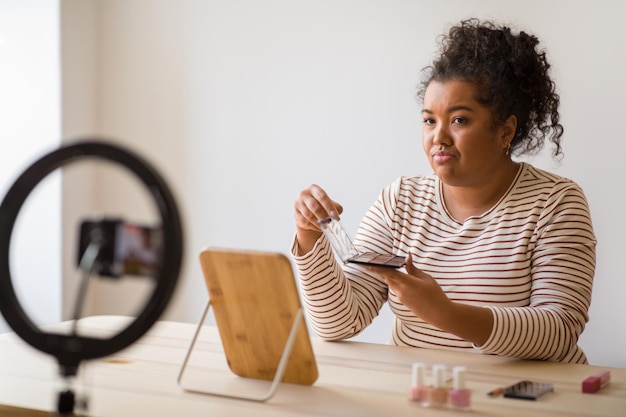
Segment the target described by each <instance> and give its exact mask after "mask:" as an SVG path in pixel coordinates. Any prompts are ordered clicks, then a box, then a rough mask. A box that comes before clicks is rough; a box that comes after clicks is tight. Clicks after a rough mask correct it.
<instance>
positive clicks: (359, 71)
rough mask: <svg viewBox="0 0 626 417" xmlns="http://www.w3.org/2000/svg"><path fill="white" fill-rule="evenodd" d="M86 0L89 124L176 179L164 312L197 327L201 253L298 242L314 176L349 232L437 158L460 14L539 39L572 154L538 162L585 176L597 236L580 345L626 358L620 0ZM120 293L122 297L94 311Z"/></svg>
mask: <svg viewBox="0 0 626 417" xmlns="http://www.w3.org/2000/svg"><path fill="white" fill-rule="evenodd" d="M79 3H81V2H80V1H78V0H63V1H62V4H63V7H64V9H67V10H75V9H76V8H77V7H79V6H78V5H79ZM91 4H92V6H93V8H92V10H91V11H90V12H89V13H92V14H90V16H95V23H94V26H93V27H95V28H96V30H95V33H94V34H93V36H94V37H95V51H96V52H95V56H94V57H90V56H89V54H87V55H85V67H84V69H85V71H87V72H93V74H95V75H94V77H95V78H94V84H95V87H94V88H95V93H94V94H95V101H94V102H92V105H93V106H94V109H95V110H94V111H95V119H94V122H93V129H94V131H93V132H92V133H98V134H102V135H105V136H107V137H111V138H115V140H119V141H121V142H123V143H125V144H127V145H128V146H131V147H133V148H134V149H137V150H139V151H140V152H142V153H143V154H144V155H145V156H146V157H148V158H149V159H150V160H152V161H153V162H154V163H155V164H156V165H157V166H158V168H159V169H160V170H161V171H162V173H163V174H164V175H165V176H166V178H168V180H169V181H170V183H171V185H172V186H173V188H174V189H175V191H176V193H177V195H178V199H179V203H180V205H181V208H182V211H183V214H184V219H185V223H186V242H185V243H186V250H187V253H186V261H185V268H184V271H183V275H182V282H181V283H180V285H179V287H178V292H177V295H176V298H175V301H174V302H173V303H172V304H171V306H170V308H169V310H168V313H167V315H166V317H167V318H170V319H175V320H182V321H190V322H195V321H196V320H197V319H198V318H199V315H200V312H201V310H202V307H203V306H204V303H205V302H206V300H207V296H206V291H205V289H204V283H203V278H202V275H201V272H200V269H199V266H198V263H197V255H198V252H199V251H200V250H201V249H202V248H203V247H205V246H226V247H242V248H252V249H265V250H276V251H280V252H284V253H288V251H289V247H290V243H291V237H292V234H293V221H292V204H293V200H294V199H295V197H296V195H297V193H298V191H299V190H300V189H302V188H304V187H306V186H308V185H309V184H310V183H312V182H316V183H318V184H320V185H322V186H324V187H326V189H327V190H328V191H329V192H330V193H331V195H332V196H333V197H334V198H336V199H337V200H339V201H340V202H341V203H342V204H343V205H344V207H345V213H344V216H343V220H344V223H345V224H346V226H347V227H348V228H349V229H350V231H351V232H354V231H355V230H356V227H357V225H358V222H359V221H360V218H361V216H362V215H363V214H364V212H365V211H366V210H367V208H368V207H369V205H370V203H371V202H372V201H373V200H374V198H375V197H376V195H377V193H378V191H379V190H380V188H381V187H382V186H384V185H386V184H388V183H389V182H391V181H392V180H393V179H394V178H395V177H397V176H399V175H410V174H415V173H424V172H428V171H430V169H429V167H428V165H427V162H426V160H425V158H424V157H423V155H422V151H421V141H420V132H421V125H420V119H419V105H418V103H417V101H416V99H415V91H416V86H417V83H418V71H419V69H420V68H422V67H423V66H425V65H428V64H429V62H430V60H431V58H432V56H433V53H434V51H435V50H436V43H435V38H436V36H437V35H438V34H440V33H441V32H443V31H444V30H446V28H447V27H448V25H449V24H450V23H452V22H455V21H457V20H459V19H461V18H466V17H470V16H477V17H482V18H497V19H503V20H505V21H507V22H510V23H511V24H513V25H519V26H520V27H522V28H525V29H528V30H529V31H531V32H534V33H535V34H537V35H538V36H539V37H540V39H541V40H542V41H543V42H544V45H545V46H546V47H547V48H548V52H549V57H550V60H551V62H552V63H553V66H554V75H555V78H556V80H557V83H558V86H559V87H560V91H561V97H562V109H561V110H562V121H563V123H564V125H565V140H564V143H563V144H564V147H565V159H564V161H563V163H562V164H561V165H560V166H555V165H554V164H553V163H552V161H551V160H550V159H549V157H547V156H542V157H539V158H537V159H536V160H535V161H534V162H536V164H537V165H538V166H540V167H543V168H547V169H551V170H553V171H555V172H556V173H558V174H561V175H564V176H568V177H571V178H573V179H574V180H576V181H578V182H579V183H580V184H581V185H582V186H583V188H584V189H585V191H586V193H587V197H588V199H589V202H590V205H591V209H592V215H593V220H594V226H595V229H596V233H597V237H598V240H599V245H598V268H597V276H596V282H595V286H594V294H593V303H592V307H591V311H590V322H589V324H588V328H587V330H586V331H585V333H584V334H583V336H582V338H581V344H582V345H583V347H584V349H585V350H586V352H587V354H588V356H589V358H590V361H591V362H592V363H594V364H599V365H613V366H626V356H625V355H624V354H623V352H624V351H626V332H625V331H624V330H626V329H625V326H624V325H623V324H622V323H621V318H622V317H625V316H626V303H624V301H623V297H624V295H625V294H626V280H624V279H622V276H621V271H622V269H623V268H622V265H621V262H620V258H621V251H622V250H623V249H624V245H623V243H622V240H621V237H622V236H623V235H624V234H625V233H626V225H625V224H624V223H623V222H620V221H619V219H621V214H622V213H623V212H624V203H623V199H620V198H618V196H617V193H619V192H620V191H621V190H623V189H625V187H624V186H625V185H626V184H625V182H626V179H625V176H624V175H623V173H622V172H621V169H622V166H623V162H622V160H621V157H622V156H623V155H624V154H626V145H625V143H626V141H624V140H622V138H621V137H620V136H619V135H620V133H619V132H621V130H622V129H621V123H620V122H621V119H620V114H619V112H620V109H621V107H622V106H621V103H622V99H623V97H624V95H625V93H626V81H625V78H624V77H622V74H623V73H624V71H625V70H626V52H625V50H624V48H623V47H622V45H621V41H622V40H623V39H626V29H625V28H624V26H623V24H622V21H621V20H622V18H623V16H624V15H626V13H625V12H626V6H625V5H624V4H623V3H622V2H621V1H619V0H615V1H597V2H593V4H591V3H589V2H578V3H572V2H570V1H566V0H561V1H551V2H545V1H538V0H529V1H525V2H515V3H509V2H501V1H498V0H484V1H476V0H475V1H467V0H446V1H440V2H417V1H409V0H407V1H402V0H392V1H389V0H386V1H382V0H381V1H361V0H335V1H330V0H328V1H320V0H318V1H292V0H266V1H263V2H258V1H253V0H249V1H244V0H211V1H208V0H185V1H174V0H106V1H96V2H93V3H91ZM74 23H76V22H72V20H68V21H67V22H66V23H65V25H69V27H74V26H73V24H74ZM86 32H89V30H86V29H85V30H84V31H83V32H82V33H86ZM79 33H81V32H79ZM68 47H71V45H69V44H67V43H65V42H64V48H68ZM78 56H80V55H78ZM89 62H92V63H91V64H89ZM94 62H95V65H94V64H93V63H94ZM75 63H76V62H75ZM77 65H78V67H77V68H81V67H80V63H77ZM74 70H75V71H76V68H75V69H74ZM68 82H69V83H70V84H71V80H68ZM66 87H67V86H66ZM83 100H87V99H86V98H83ZM94 103H95V104H94ZM68 104H71V103H67V102H64V106H67V105H68ZM66 133H67V132H66ZM74 133H75V132H74ZM87 133H89V132H87ZM67 137H68V135H66V139H67ZM118 187H120V185H115V184H112V183H111V181H107V183H106V184H103V183H100V184H99V185H98V188H97V190H98V194H99V195H100V197H99V198H102V197H103V196H104V197H105V198H104V200H108V201H109V202H114V203H119V204H121V205H123V204H124V203H123V201H121V200H120V199H117V200H116V195H118V194H116V193H117V191H116V190H117V188H118ZM127 209H129V210H130V211H132V209H133V207H132V206H129V207H127ZM142 210H143V209H142ZM67 226H68V227H71V226H72V225H67ZM69 247H71V246H69ZM66 259H67V254H66ZM104 300H105V301H106V299H104ZM100 302H101V303H102V300H100ZM119 304H120V303H119V300H118V299H112V300H111V301H110V303H106V302H105V303H104V304H101V305H100V306H99V307H98V309H94V310H93V311H94V312H98V311H101V309H106V310H107V311H114V310H115V309H116V308H121V306H119ZM390 321H391V318H390V315H389V312H388V310H385V311H384V312H383V316H381V317H379V319H377V321H376V322H375V325H374V326H373V327H372V328H370V329H368V330H367V331H366V332H365V333H364V334H363V335H362V336H361V339H362V340H370V341H378V342H384V341H385V340H386V339H387V337H388V335H389V325H390Z"/></svg>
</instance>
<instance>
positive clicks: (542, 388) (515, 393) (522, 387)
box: [504, 381, 554, 400]
mask: <svg viewBox="0 0 626 417" xmlns="http://www.w3.org/2000/svg"><path fill="white" fill-rule="evenodd" d="M549 392H554V385H552V384H546V383H542V382H534V381H520V382H518V383H516V384H513V385H511V386H508V387H506V388H505V389H504V397H505V398H519V399H522V400H536V399H537V398H539V397H541V396H542V395H544V394H547V393H549Z"/></svg>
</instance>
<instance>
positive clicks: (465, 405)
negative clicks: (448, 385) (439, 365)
mask: <svg viewBox="0 0 626 417" xmlns="http://www.w3.org/2000/svg"><path fill="white" fill-rule="evenodd" d="M465 371H466V369H465V367H464V366H455V367H454V368H452V389H451V390H450V406H451V407H452V408H454V409H456V410H469V408H470V397H471V391H470V390H468V389H467V388H466V387H465Z"/></svg>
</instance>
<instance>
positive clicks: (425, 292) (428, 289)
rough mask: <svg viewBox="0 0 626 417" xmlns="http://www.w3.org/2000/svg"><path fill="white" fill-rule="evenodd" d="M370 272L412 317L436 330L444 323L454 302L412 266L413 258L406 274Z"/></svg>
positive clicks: (407, 261) (423, 273)
mask: <svg viewBox="0 0 626 417" xmlns="http://www.w3.org/2000/svg"><path fill="white" fill-rule="evenodd" d="M368 269H369V270H370V271H373V272H375V273H376V274H377V275H379V276H380V277H381V278H382V279H383V281H384V282H385V283H386V284H387V285H388V286H389V289H390V290H391V292H393V293H394V294H395V296H396V297H397V298H398V300H399V301H400V302H401V303H402V304H404V305H405V306H406V307H407V308H408V309H409V310H411V311H412V312H413V314H415V315H416V316H418V317H420V318H421V319H422V320H424V321H426V322H428V323H431V324H433V325H436V326H437V325H439V324H442V323H445V321H446V315H447V312H448V311H449V310H450V308H451V307H452V302H451V301H450V299H449V298H448V297H447V296H446V294H445V293H444V292H443V290H442V289H441V287H440V286H439V284H438V283H437V281H435V279H434V278H433V277H432V276H430V275H429V274H427V273H425V272H423V271H421V270H419V269H417V268H416V267H415V266H414V265H413V259H412V258H411V254H409V255H408V256H407V259H406V273H404V272H401V271H398V270H396V269H391V268H383V267H371V266H368Z"/></svg>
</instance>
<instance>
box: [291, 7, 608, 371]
mask: <svg viewBox="0 0 626 417" xmlns="http://www.w3.org/2000/svg"><path fill="white" fill-rule="evenodd" d="M537 46H538V40H537V38H536V37H534V36H532V35H529V34H527V33H524V32H520V33H518V34H514V33H513V32H512V31H511V30H510V29H509V28H508V27H505V26H497V25H495V24H493V23H490V22H480V21H479V20H477V19H470V20H466V21H463V22H461V23H460V24H459V25H457V26H454V27H452V28H451V29H450V31H449V33H448V34H447V36H445V37H443V38H442V41H441V52H440V56H439V57H438V58H437V59H436V60H435V61H434V62H433V64H432V65H431V66H430V67H428V68H426V69H425V70H424V80H423V82H422V87H421V89H420V92H419V96H420V98H421V99H422V102H423V108H422V115H423V118H424V123H423V133H422V141H423V148H424V152H425V154H426V156H427V157H428V160H429V162H430V165H431V167H432V169H433V171H434V173H433V174H430V175H423V176H413V177H400V178H398V179H397V180H396V181H395V182H394V183H393V184H391V185H389V186H388V187H386V188H384V189H383V190H382V192H381V193H380V195H379V197H378V199H377V200H376V201H375V203H374V204H373V205H372V207H371V208H370V209H369V211H368V212H367V214H366V215H365V217H364V218H363V220H362V222H361V225H360V227H359V230H358V233H357V236H356V239H355V244H356V245H357V246H358V247H360V248H361V249H364V250H374V251H379V252H383V253H394V254H398V255H403V256H406V257H407V262H406V267H405V268H403V269H400V270H393V269H388V268H380V267H379V268H376V267H369V266H368V267H364V266H357V265H352V264H347V265H340V264H339V263H338V262H337V261H336V260H335V258H334V257H333V255H332V251H331V248H330V245H329V243H328V242H327V240H326V239H325V238H324V237H323V235H322V233H321V231H320V229H319V227H318V225H317V220H318V219H321V218H324V217H326V216H331V217H335V218H339V214H341V212H342V207H341V205H340V204H339V203H337V202H336V201H334V200H333V199H331V198H330V197H329V196H328V195H327V194H326V193H325V192H324V190H323V189H322V188H320V187H319V186H317V185H312V186H310V187H309V188H307V189H305V190H303V191H302V192H301V193H300V195H299V196H298V198H297V199H296V201H295V204H294V208H295V213H294V217H295V223H296V237H295V241H294V245H293V249H292V250H293V256H294V260H295V263H296V266H297V268H298V272H299V276H300V283H301V288H302V291H303V298H304V303H305V305H306V307H307V311H308V315H309V319H310V323H311V325H312V327H313V328H314V330H315V331H316V333H317V334H318V335H319V336H321V337H322V338H326V339H330V340H336V339H343V338H348V337H352V336H354V335H356V334H358V333H359V332H361V331H362V330H363V329H364V328H365V327H366V326H368V325H369V324H370V323H371V322H372V320H373V319H374V317H376V315H377V314H378V312H379V310H380V308H381V307H382V305H383V304H384V303H385V301H389V305H390V307H391V310H392V311H393V313H394V315H395V320H394V321H395V323H394V326H393V332H392V337H391V340H390V342H391V343H393V344H396V345H404V346H415V347H430V348H441V349H451V350H464V351H477V352H483V353H489V354H498V355H505V356H510V357H517V358H524V359H541V360H552V361H561V362H573V363H586V362H587V358H586V357H585V354H584V352H583V351H582V350H581V349H580V348H579V347H578V345H577V342H578V338H579V336H580V334H581V333H582V331H583V329H584V327H585V324H586V322H587V320H588V309H589V304H590V301H591V289H592V282H593V276H594V272H595V247H596V239H595V236H594V232H593V227H592V222H591V216H590V214H589V208H588V205H587V202H586V199H585V196H584V194H583V192H582V190H581V189H580V187H579V186H578V185H577V184H576V183H574V182H573V181H571V180H568V179H566V178H562V177H559V176H557V175H554V174H551V173H548V172H545V171H543V170H540V169H537V168H535V167H533V166H532V165H530V164H528V163H524V162H516V161H515V160H513V159H512V158H511V155H512V154H513V153H515V154H516V155H524V154H530V153H536V152H538V151H539V150H540V149H541V148H542V147H543V145H544V141H545V139H549V140H550V141H551V142H552V144H553V145H554V152H553V157H554V158H559V157H560V156H561V155H562V149H561V145H560V138H561V136H562V134H563V127H562V126H561V124H560V123H559V113H558V106H559V96H558V94H557V93H556V92H555V86H554V82H553V81H552V80H551V78H550V76H549V68H550V66H549V64H548V62H547V60H546V56H545V53H544V52H542V51H539V50H537Z"/></svg>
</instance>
